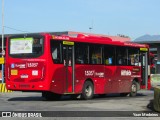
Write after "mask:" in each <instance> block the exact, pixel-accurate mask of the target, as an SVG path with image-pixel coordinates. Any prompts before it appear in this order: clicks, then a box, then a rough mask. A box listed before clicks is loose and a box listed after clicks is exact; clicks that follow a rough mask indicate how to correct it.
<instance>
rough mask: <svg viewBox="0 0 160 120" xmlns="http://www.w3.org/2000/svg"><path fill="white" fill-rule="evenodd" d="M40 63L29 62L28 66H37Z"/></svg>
mask: <svg viewBox="0 0 160 120" xmlns="http://www.w3.org/2000/svg"><path fill="white" fill-rule="evenodd" d="M37 66H38V63H27V67H37Z"/></svg>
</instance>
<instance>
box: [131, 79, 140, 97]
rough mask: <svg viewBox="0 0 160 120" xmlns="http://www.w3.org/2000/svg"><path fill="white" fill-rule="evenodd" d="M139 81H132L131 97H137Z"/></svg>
mask: <svg viewBox="0 0 160 120" xmlns="http://www.w3.org/2000/svg"><path fill="white" fill-rule="evenodd" d="M137 90H138V83H137V82H136V81H133V82H132V85H131V92H130V97H135V96H136V95H137Z"/></svg>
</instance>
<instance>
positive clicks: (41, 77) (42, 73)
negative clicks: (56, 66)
mask: <svg viewBox="0 0 160 120" xmlns="http://www.w3.org/2000/svg"><path fill="white" fill-rule="evenodd" d="M43 78H44V67H43V68H42V76H41V80H42V79H43Z"/></svg>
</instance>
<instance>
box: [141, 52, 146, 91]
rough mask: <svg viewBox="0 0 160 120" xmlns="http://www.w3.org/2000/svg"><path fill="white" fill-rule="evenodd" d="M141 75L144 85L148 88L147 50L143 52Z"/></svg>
mask: <svg viewBox="0 0 160 120" xmlns="http://www.w3.org/2000/svg"><path fill="white" fill-rule="evenodd" d="M141 76H142V83H141V85H142V86H145V88H146V89H147V88H148V56H147V52H141Z"/></svg>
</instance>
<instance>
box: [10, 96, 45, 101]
mask: <svg viewBox="0 0 160 120" xmlns="http://www.w3.org/2000/svg"><path fill="white" fill-rule="evenodd" d="M43 100H44V98H43V97H40V96H28V97H14V98H10V99H8V101H43Z"/></svg>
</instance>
